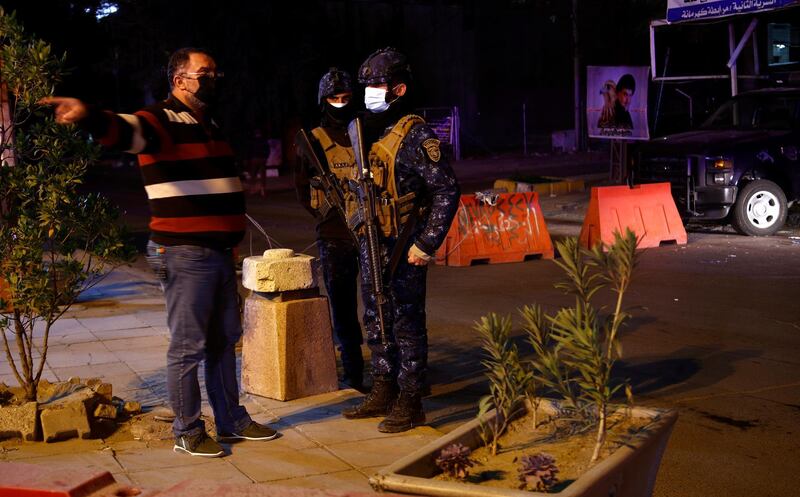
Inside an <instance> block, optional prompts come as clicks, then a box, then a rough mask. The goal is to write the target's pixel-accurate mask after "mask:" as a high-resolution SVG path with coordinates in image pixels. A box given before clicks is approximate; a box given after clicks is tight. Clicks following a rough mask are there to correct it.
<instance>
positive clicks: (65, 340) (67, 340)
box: [33, 329, 97, 351]
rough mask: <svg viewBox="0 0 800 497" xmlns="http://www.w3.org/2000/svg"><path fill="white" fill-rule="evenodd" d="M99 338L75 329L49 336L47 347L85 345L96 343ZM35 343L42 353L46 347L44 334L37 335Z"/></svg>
mask: <svg viewBox="0 0 800 497" xmlns="http://www.w3.org/2000/svg"><path fill="white" fill-rule="evenodd" d="M96 341H97V337H96V336H95V335H94V334H93V333H92V332H91V331H89V330H86V329H74V330H70V331H68V332H66V333H64V334H55V335H54V334H52V333H50V334H49V335H47V346H48V348H49V347H53V346H55V345H67V344H71V343H85V342H96ZM33 343H34V345H36V348H37V351H41V349H42V347H43V346H44V333H36V334H35V335H34V337H33Z"/></svg>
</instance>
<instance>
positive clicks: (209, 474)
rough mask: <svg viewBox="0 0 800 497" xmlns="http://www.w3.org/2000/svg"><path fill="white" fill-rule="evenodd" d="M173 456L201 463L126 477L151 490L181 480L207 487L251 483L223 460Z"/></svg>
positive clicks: (136, 473)
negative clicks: (206, 483)
mask: <svg viewBox="0 0 800 497" xmlns="http://www.w3.org/2000/svg"><path fill="white" fill-rule="evenodd" d="M170 450H171V449H170ZM173 455H174V456H175V457H183V458H186V459H195V460H196V459H201V461H200V463H199V464H192V465H188V466H171V467H169V468H168V469H166V470H165V468H161V469H148V470H142V471H135V472H128V473H127V475H128V477H129V478H130V479H131V480H133V481H134V482H135V483H136V484H137V485H140V486H141V487H144V488H153V489H165V488H167V487H170V486H172V485H174V484H175V483H177V482H180V481H183V480H192V481H197V482H208V484H209V485H211V484H217V483H252V480H251V479H249V478H248V477H247V476H245V475H244V474H242V473H241V472H240V471H239V470H238V469H236V467H235V466H233V465H232V464H230V463H229V462H227V461H226V460H225V459H223V458H218V459H212V460H210V461H209V460H208V459H207V458H196V457H191V456H188V455H181V454H173Z"/></svg>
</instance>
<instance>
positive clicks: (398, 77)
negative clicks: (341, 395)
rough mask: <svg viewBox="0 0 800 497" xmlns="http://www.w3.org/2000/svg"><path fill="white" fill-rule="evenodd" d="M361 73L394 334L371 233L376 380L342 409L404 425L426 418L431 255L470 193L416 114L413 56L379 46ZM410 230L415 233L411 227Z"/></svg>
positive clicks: (395, 427) (369, 292)
mask: <svg viewBox="0 0 800 497" xmlns="http://www.w3.org/2000/svg"><path fill="white" fill-rule="evenodd" d="M358 81H359V83H361V84H363V85H365V86H366V88H365V94H364V103H365V105H366V107H367V112H365V113H364V115H363V116H362V118H363V128H364V141H365V147H364V148H365V150H368V151H369V163H370V169H371V172H372V175H373V177H374V179H375V183H376V185H378V186H377V188H378V190H379V191H377V192H376V196H377V197H378V198H381V199H382V201H381V206H380V209H381V210H382V215H379V218H380V221H381V235H382V236H381V254H382V258H383V266H384V267H386V268H389V270H388V272H389V273H391V274H390V275H389V281H387V282H386V289H385V293H386V295H387V297H388V298H387V300H388V302H387V303H386V304H385V307H384V308H383V316H384V323H385V334H386V340H385V343H384V341H383V340H381V335H380V325H379V322H378V318H377V312H376V310H377V307H376V299H375V296H374V292H373V289H372V284H371V281H370V278H369V270H368V268H369V258H368V257H367V245H366V240H365V237H364V236H361V237H359V252H360V263H361V268H362V271H361V274H362V277H361V287H362V300H363V301H364V307H365V312H364V328H365V329H366V332H367V344H368V345H369V348H370V350H371V352H372V375H373V387H372V390H371V391H370V393H369V394H368V395H367V396H366V398H365V399H364V400H363V402H362V403H361V404H360V405H358V406H355V407H353V408H349V409H346V410H344V411H343V413H342V414H343V415H344V417H346V418H349V419H355V418H366V417H376V416H385V419H384V420H383V421H382V422H381V423H380V424H379V425H378V430H379V431H381V432H384V433H396V432H401V431H406V430H409V429H411V428H413V427H414V426H418V425H421V424H423V423H425V413H424V412H423V410H422V402H421V397H422V390H423V388H424V378H425V373H426V370H427V360H428V333H427V329H426V327H425V279H426V274H427V264H428V262H429V261H430V260H431V259H432V258H433V255H434V253H435V252H436V249H437V248H438V247H439V245H440V244H441V243H442V241H443V240H444V238H445V236H446V235H447V231H448V229H449V228H450V223H451V222H452V220H453V216H454V215H455V213H456V209H457V207H458V199H459V194H460V192H459V188H458V183H457V182H456V178H455V175H454V174H453V170H452V168H451V167H450V165H449V164H448V161H447V160H446V159H445V158H444V157H443V156H442V154H441V151H440V148H439V140H437V139H436V135H435V134H434V132H433V130H431V128H430V127H429V126H428V125H426V124H425V122H424V120H423V119H422V118H421V117H419V116H416V115H413V114H412V113H411V109H412V106H411V101H410V96H411V92H412V90H413V88H412V80H411V67H410V65H409V64H408V61H407V59H406V57H405V56H404V55H403V54H401V53H400V52H398V51H397V50H395V49H393V48H385V49H382V50H378V51H376V52H375V53H373V54H372V55H370V56H369V57H368V58H367V60H366V61H364V63H363V64H362V65H361V67H360V69H359V71H358ZM386 209H388V210H389V211H391V212H387V211H386ZM392 209H394V210H393V211H392ZM404 213H405V215H404ZM408 213H410V214H408ZM406 223H412V224H409V225H408V226H411V227H413V229H411V230H410V231H408V230H407V229H406V228H404V227H405V226H407V224H406ZM405 233H410V236H408V237H407V238H406V237H405V236H402V235H401V234H403V235H404V234H405ZM397 255H400V257H399V259H397ZM395 260H396V261H397V263H396V267H395V268H392V262H393V261H395Z"/></svg>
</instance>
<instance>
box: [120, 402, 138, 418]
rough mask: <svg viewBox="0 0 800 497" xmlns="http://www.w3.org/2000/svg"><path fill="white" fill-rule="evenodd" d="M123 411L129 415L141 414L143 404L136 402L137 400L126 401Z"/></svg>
mask: <svg viewBox="0 0 800 497" xmlns="http://www.w3.org/2000/svg"><path fill="white" fill-rule="evenodd" d="M122 411H123V412H124V413H125V414H127V415H128V416H133V415H134V414H139V413H140V412H142V404H141V403H139V402H136V401H135V400H130V401H128V402H125V404H124V405H123V406H122Z"/></svg>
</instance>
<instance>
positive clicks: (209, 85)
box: [194, 76, 217, 106]
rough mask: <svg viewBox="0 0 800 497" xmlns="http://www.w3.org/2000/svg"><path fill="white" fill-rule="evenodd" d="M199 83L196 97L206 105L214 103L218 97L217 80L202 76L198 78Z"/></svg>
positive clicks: (195, 93)
mask: <svg viewBox="0 0 800 497" xmlns="http://www.w3.org/2000/svg"><path fill="white" fill-rule="evenodd" d="M197 84H198V85H199V86H198V88H197V91H196V92H194V98H196V99H197V100H199V101H201V102H203V103H204V104H206V105H209V106H210V105H212V104H213V103H214V102H215V101H216V99H217V80H216V79H214V78H209V77H207V76H201V77H199V78H197Z"/></svg>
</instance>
